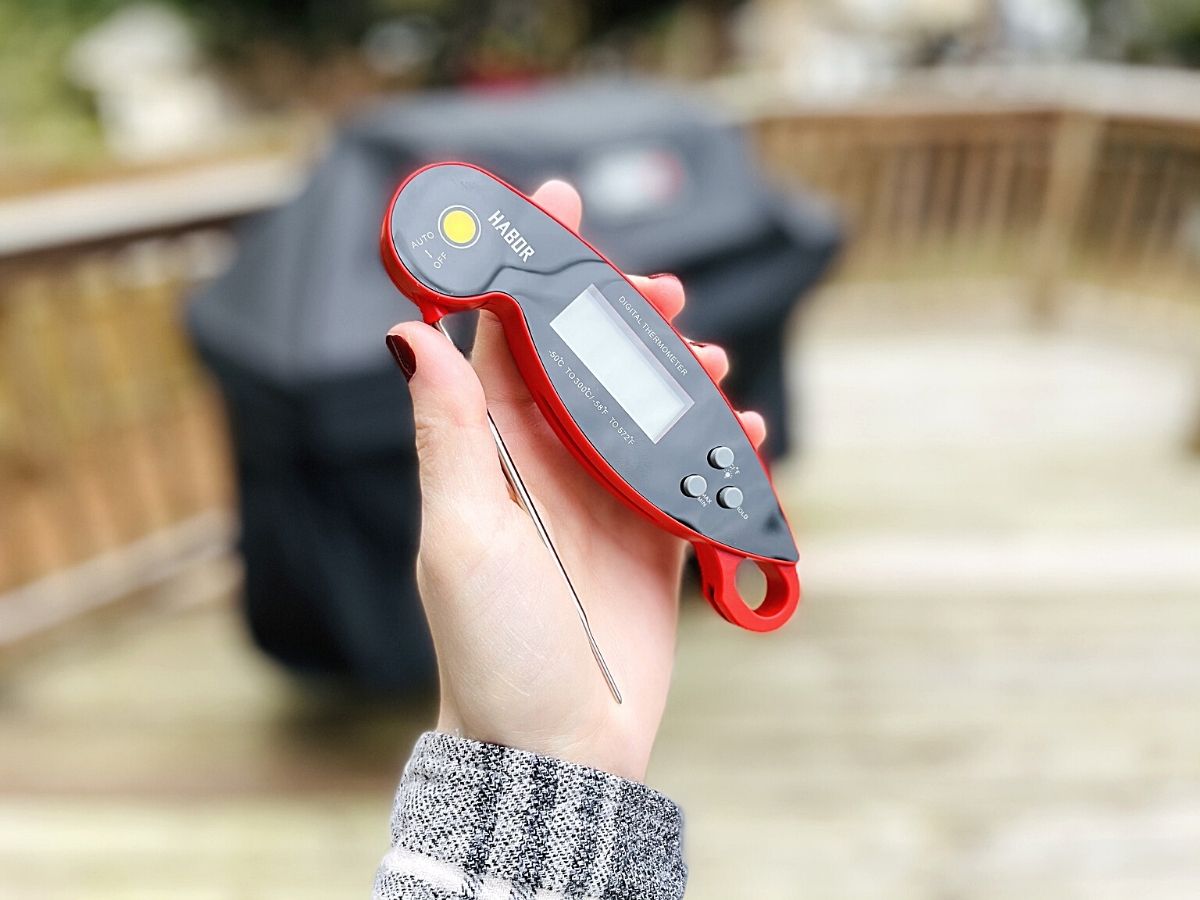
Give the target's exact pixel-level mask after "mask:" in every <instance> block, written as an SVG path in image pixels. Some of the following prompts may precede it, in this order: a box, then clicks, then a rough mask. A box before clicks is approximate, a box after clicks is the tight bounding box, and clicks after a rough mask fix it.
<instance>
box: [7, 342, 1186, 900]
mask: <svg viewBox="0 0 1200 900" xmlns="http://www.w3.org/2000/svg"><path fill="white" fill-rule="evenodd" d="M802 350H803V354H802V356H801V360H802V361H801V362H800V363H799V365H798V367H797V372H798V377H802V379H803V381H802V387H803V392H802V394H801V395H799V396H801V397H802V398H803V401H804V406H805V417H806V426H807V427H806V432H807V434H808V438H807V445H808V446H807V451H806V454H805V456H804V457H803V459H802V461H801V462H799V463H797V464H794V465H792V466H791V467H790V468H789V469H787V470H786V471H785V472H783V473H782V475H781V483H782V485H783V486H784V489H785V490H786V492H787V494H788V497H789V505H790V506H791V508H792V509H793V511H794V514H795V518H796V521H797V523H798V525H799V528H800V530H801V532H802V534H803V543H804V552H805V563H804V566H805V574H806V580H807V594H806V601H805V605H804V607H803V610H802V613H801V615H800V616H799V619H798V621H797V622H796V623H795V624H794V625H793V626H791V627H789V628H788V629H786V630H785V631H784V632H782V633H780V634H777V635H773V636H769V637H757V636H750V635H744V634H739V633H736V632H734V631H733V630H732V629H730V628H728V627H727V626H725V625H723V624H722V623H720V622H719V621H718V620H717V619H716V617H714V616H712V615H711V614H709V613H708V612H707V610H705V609H703V608H701V606H700V604H699V603H695V602H693V603H690V604H689V607H688V614H687V615H686V616H685V619H684V625H683V632H684V633H683V638H682V642H681V651H680V658H679V669H678V679H677V682H676V687H675V690H674V693H673V696H672V700H671V705H670V709H669V712H668V715H667V719H666V722H665V724H664V727H663V731H662V735H661V740H660V742H659V747H658V752H657V755H656V759H655V764H654V767H653V770H652V773H651V781H652V783H653V784H655V785H656V786H657V787H660V788H662V789H663V790H665V791H667V792H668V793H670V794H671V795H672V796H674V797H676V798H677V799H679V800H680V801H681V802H682V803H683V804H684V806H685V808H686V810H687V815H688V848H689V856H690V863H691V867H692V882H691V888H690V890H689V897H692V898H711V900H725V898H765V900H772V898H814V897H816V898H853V897H888V898H906V897H912V898H967V897H970V898H986V900H991V898H997V900H998V898H1017V897H1021V898H1028V897H1053V898H1072V897H1079V898H1085V897H1086V898H1104V897H1114V898H1115V897H1121V898H1126V897H1134V896H1136V897H1139V898H1146V897H1163V898H1175V897H1194V896H1197V895H1200V465H1198V464H1197V463H1196V462H1195V461H1189V460H1188V459H1187V458H1186V457H1185V456H1184V455H1183V454H1182V453H1181V452H1180V450H1179V447H1181V445H1182V442H1181V435H1182V433H1183V431H1184V430H1185V429H1186V427H1187V423H1186V413H1187V412H1188V411H1189V410H1190V409H1191V407H1190V406H1189V402H1190V401H1191V400H1192V399H1193V398H1192V394H1191V392H1192V391H1194V389H1195V381H1194V378H1195V371H1194V369H1193V368H1192V366H1191V363H1189V362H1188V361H1187V360H1175V359H1171V358H1167V357H1156V356H1147V355H1142V354H1137V353H1133V352H1128V351H1121V350H1117V349H1114V348H1113V347H1110V346H1100V345H1095V344H1091V343H1088V342H1086V341H1082V340H1073V339H1070V338H1066V337H1058V338H1049V337H1045V336H1042V337H1035V336H1021V335H1011V334H1010V335H998V336H995V337H991V338H986V339H985V338H980V337H978V336H976V337H971V338H954V337H946V336H942V337H930V336H922V335H919V334H909V335H893V336H880V337H862V336H859V337H848V336H844V335H843V336H839V335H838V334H836V333H825V332H821V331H820V330H819V329H818V330H817V331H816V333H815V334H814V336H813V337H812V338H811V339H810V340H808V341H807V342H806V344H805V345H804V347H803V348H802ZM228 566H229V564H228V563H223V562H215V563H212V564H209V565H206V566H204V567H202V568H198V569H196V570H193V571H192V572H191V573H190V575H189V576H188V577H187V578H186V579H185V580H184V581H182V582H179V583H176V584H174V585H173V586H172V589H171V590H170V591H168V592H166V593H165V594H164V595H163V596H161V597H159V598H157V599H153V600H151V601H149V602H147V603H145V604H143V605H141V606H140V607H139V609H138V611H137V612H136V613H126V614H122V615H120V616H117V617H107V618H105V619H103V620H99V621H96V622H93V623H91V624H89V625H88V626H87V627H85V628H77V629H74V630H72V631H70V632H67V633H64V634H61V635H60V636H59V637H57V638H56V639H55V640H54V641H53V643H51V644H48V645H43V646H41V647H40V648H39V649H38V650H37V652H36V653H31V654H25V655H24V656H23V657H21V658H16V659H12V660H9V661H7V663H6V664H5V667H4V669H3V671H2V673H0V897H3V898H9V897H12V898H20V900H41V898H47V900H48V898H55V900H59V898H62V900H66V898H71V900H79V898H85V900H100V898H162V897H172V898H186V900H200V898H204V900H208V898H213V900H217V898H220V900H225V898H281V900H282V898H289V900H296V898H342V897H345V898H351V897H364V896H366V894H367V891H368V888H369V884H370V880H371V876H372V873H373V870H374V866H375V864H376V861H377V859H378V857H379V855H380V854H381V852H382V851H383V849H384V846H385V839H386V816H387V810H388V806H389V803H390V799H391V791H392V788H393V786H394V781H395V778H396V775H397V773H398V770H399V766H400V765H401V763H402V761H403V757H404V755H405V754H406V751H407V749H408V747H409V746H410V744H411V741H412V739H413V738H414V736H415V735H416V734H417V733H418V732H419V731H420V730H421V729H422V728H423V727H425V726H426V725H427V723H428V721H429V715H430V710H429V708H427V707H421V706H419V705H418V706H415V707H413V708H410V709H392V708H387V707H385V706H383V705H379V704H374V705H372V704H369V703H364V702H362V701H356V702H350V701H347V700H346V698H344V697H338V696H333V695H322V694H314V693H312V692H311V691H308V690H305V689H304V686H303V685H297V684H295V683H294V682H292V681H290V680H289V679H288V678H286V677H284V676H283V675H281V674H280V673H279V672H278V671H276V670H275V669H274V668H273V667H272V666H271V665H270V664H268V663H267V662H265V661H263V660H262V659H260V658H259V657H258V656H256V655H255V654H254V653H253V652H252V651H251V650H250V649H249V648H248V646H247V642H246V640H245V637H244V636H243V634H242V631H241V628H240V625H239V622H238V620H237V617H236V615H235V613H234V610H233V607H232V602H231V600H230V587H229V585H230V569H229V567H228Z"/></svg>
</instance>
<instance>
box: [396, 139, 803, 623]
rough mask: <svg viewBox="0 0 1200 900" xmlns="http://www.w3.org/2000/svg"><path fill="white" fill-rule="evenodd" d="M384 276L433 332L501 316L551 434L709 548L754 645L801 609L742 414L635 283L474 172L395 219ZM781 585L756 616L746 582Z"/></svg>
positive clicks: (708, 556)
mask: <svg viewBox="0 0 1200 900" xmlns="http://www.w3.org/2000/svg"><path fill="white" fill-rule="evenodd" d="M381 251H382V255H383V262H384V266H385V267H386V268H387V271H388V273H389V275H390V276H391V278H392V280H393V281H394V282H395V284H396V286H397V287H398V288H399V289H400V291H401V292H402V293H403V294H404V295H405V296H407V297H408V298H409V299H410V300H412V301H413V302H414V303H416V305H417V306H418V307H419V308H420V310H421V313H422V316H423V317H424V319H425V321H426V322H428V323H429V324H431V325H432V324H435V323H436V322H438V321H439V320H440V319H441V318H442V317H443V316H445V315H447V314H449V313H455V312H461V311H464V310H471V309H480V308H482V309H488V310H490V311H491V312H493V313H495V314H496V316H497V317H498V318H499V319H500V321H501V323H502V325H503V328H504V334H505V337H506V339H507V341H508V346H509V349H510V350H511V352H512V355H513V359H514V360H515V361H516V364H517V368H518V370H519V371H520V373H521V375H522V377H523V378H524V380H525V382H526V383H527V384H528V386H529V389H530V391H531V393H532V394H533V397H534V400H535V401H536V403H537V405H538V408H539V409H540V410H541V411H542V414H543V415H544V416H545V417H546V420H547V421H548V422H549V423H550V426H551V428H552V429H553V430H554V432H555V434H557V435H558V437H559V439H560V440H561V441H562V442H563V444H564V445H565V446H566V448H567V449H568V450H569V451H570V452H571V454H572V455H573V456H574V457H575V458H576V459H577V460H578V461H579V462H580V464H581V465H583V467H584V468H585V469H587V470H588V471H589V472H590V473H591V474H592V476H593V477H594V478H596V480H597V481H599V482H600V483H601V484H602V485H604V487H605V488H607V489H608V490H609V491H610V492H611V493H612V494H613V495H615V496H616V497H618V498H619V499H620V500H622V501H623V502H624V503H626V504H627V505H628V506H630V507H632V508H633V509H635V510H637V511H638V512H639V513H641V514H642V515H644V516H646V517H647V518H649V519H650V520H651V521H652V522H654V523H655V524H656V525H658V526H659V527H660V528H663V529H665V530H666V531H668V532H670V533H671V534H674V535H677V536H679V537H681V538H683V539H685V540H687V541H690V542H691V544H692V546H693V547H694V548H695V550H696V557H697V561H698V562H699V565H700V577H701V582H702V585H703V590H704V595H705V597H707V598H708V601H709V602H710V603H711V604H712V605H713V607H714V608H715V609H716V610H717V612H718V613H720V614H721V615H722V616H723V617H724V618H726V619H727V620H729V621H730V622H733V623H735V624H737V625H740V626H742V627H743V628H748V629H751V630H753V631H771V630H773V629H775V628H778V627H779V626H780V625H782V624H783V623H784V622H786V621H787V620H788V618H790V617H791V615H792V613H793V612H795V610H796V606H797V604H798V603H799V600H800V584H799V580H798V578H797V575H796V562H797V558H798V554H797V551H796V544H795V541H794V540H793V538H792V534H791V529H790V528H789V527H788V523H787V519H786V518H785V517H784V514H783V510H782V509H781V508H780V505H779V500H778V498H777V497H776V496H775V491H774V488H773V487H772V486H771V480H770V478H769V476H768V474H767V471H766V469H765V467H764V466H763V464H762V461H761V460H760V459H759V457H758V454H757V453H756V451H755V450H754V447H753V445H752V444H751V443H750V440H749V438H748V437H747V436H746V433H745V431H744V430H743V429H742V427H741V424H740V423H739V421H738V419H737V417H736V416H735V415H734V412H733V410H732V408H731V407H730V405H729V401H728V400H726V398H725V395H724V394H723V393H721V390H720V388H718V387H717V385H716V384H715V383H714V382H713V380H712V379H711V378H709V376H708V374H707V373H706V372H705V371H704V369H703V368H702V367H701V365H700V363H699V361H698V360H697V359H696V357H695V356H694V355H693V354H692V352H691V349H690V348H689V346H688V343H687V341H685V340H684V339H683V338H682V337H680V336H679V334H678V333H676V331H675V330H674V328H673V327H672V326H671V325H670V323H668V322H667V321H666V320H665V319H664V318H663V317H662V316H661V315H660V314H659V313H658V311H657V310H656V309H655V308H654V306H653V305H651V303H650V302H649V301H648V300H646V298H645V297H643V296H642V295H641V294H639V293H638V291H637V290H636V289H635V288H634V287H633V286H632V285H631V284H630V283H629V281H628V279H626V277H625V276H624V275H623V274H621V272H620V271H618V270H617V268H616V267H615V266H613V265H612V263H610V262H609V261H608V260H607V259H605V258H604V257H603V256H601V255H600V254H599V253H597V252H596V250H595V249H593V248H592V247H591V246H590V245H589V244H588V243H587V242H586V241H584V240H583V239H582V238H581V237H579V235H577V234H576V233H575V232H574V231H572V230H571V229H569V228H567V227H566V226H564V225H563V224H562V223H561V222H559V221H558V220H557V219H555V218H554V217H553V216H551V215H550V214H549V213H547V212H546V211H545V210H543V209H542V208H541V207H539V206H537V205H536V204H535V203H533V202H532V201H531V200H530V199H529V198H528V197H525V196H524V195H523V194H521V193H519V192H518V191H516V190H515V189H514V188H512V187H510V186H509V185H507V184H505V183H504V182H503V181H500V180H499V179H498V178H496V177H495V176H493V175H491V174H489V173H487V172H485V171H483V170H482V169H479V168H476V167H474V166H469V165H465V164H461V163H442V164H437V165H432V166H427V167H425V168H423V169H421V170H419V171H417V172H415V173H414V174H413V175H411V176H409V178H408V179H407V180H406V181H405V182H404V183H403V184H402V185H401V186H400V188H399V189H398V190H397V191H396V194H395V196H394V197H393V198H392V202H391V204H390V205H389V207H388V212H387V215H386V216H385V218H384V221H383V233H382V236H381ZM743 559H749V560H751V561H752V562H754V563H755V564H757V566H758V567H759V569H761V570H762V572H763V574H764V576H765V577H766V583H767V588H766V595H765V597H764V599H763V601H762V602H761V603H760V604H759V605H758V606H757V608H753V609H752V608H750V607H749V606H748V605H747V604H746V603H745V602H744V601H743V600H742V598H741V596H740V595H739V593H738V588H737V584H736V580H735V572H736V570H737V568H738V565H739V564H740V563H741V561H742V560H743Z"/></svg>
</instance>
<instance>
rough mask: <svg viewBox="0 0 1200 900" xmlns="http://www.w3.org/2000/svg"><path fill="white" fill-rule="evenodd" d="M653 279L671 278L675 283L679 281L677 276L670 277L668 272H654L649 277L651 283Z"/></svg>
mask: <svg viewBox="0 0 1200 900" xmlns="http://www.w3.org/2000/svg"><path fill="white" fill-rule="evenodd" d="M655 278H673V279H674V280H675V281H678V280H679V276H678V275H672V274H671V273H670V272H656V273H655V274H653V275H651V276H650V280H651V281H653V280H654V279H655Z"/></svg>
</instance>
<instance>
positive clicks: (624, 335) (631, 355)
mask: <svg viewBox="0 0 1200 900" xmlns="http://www.w3.org/2000/svg"><path fill="white" fill-rule="evenodd" d="M550 327H551V328H553V329H554V330H555V331H556V332H558V334H559V336H560V337H561V338H562V339H563V340H564V341H566V342H567V346H568V347H570V348H571V351H572V352H573V353H574V354H575V355H576V356H577V357H579V361H580V362H582V363H583V364H584V365H585V366H587V367H588V369H589V370H590V371H591V373H592V374H593V375H594V376H595V377H596V378H597V380H598V381H599V382H600V384H601V385H602V386H603V387H604V389H605V390H606V391H608V392H609V393H610V394H612V397H613V399H614V400H616V401H617V402H618V403H619V404H621V406H622V408H623V409H624V410H625V412H627V413H629V416H630V417H631V418H632V419H633V421H634V422H635V423H636V424H637V426H638V428H640V429H641V430H642V431H644V432H645V433H646V436H647V437H648V438H650V440H651V441H653V442H654V443H656V444H657V443H658V442H659V440H660V439H661V438H662V436H663V435H664V434H666V433H667V432H668V431H670V430H671V427H672V426H673V425H674V424H675V423H676V422H678V421H679V420H680V418H682V416H683V414H684V413H685V412H687V411H688V409H689V408H690V407H691V406H692V405H693V403H694V402H695V401H693V400H692V398H691V397H689V396H688V395H687V392H686V391H684V389H683V388H682V387H680V386H679V382H677V381H676V380H675V379H674V378H672V377H671V374H670V373H669V372H668V371H667V369H666V367H665V366H664V365H663V364H662V363H661V362H660V361H659V360H658V359H656V358H655V356H654V352H653V351H652V350H651V349H650V348H649V347H647V346H646V345H645V344H643V343H642V341H641V339H640V338H639V337H638V335H637V333H636V332H635V331H634V330H633V329H632V328H631V327H630V326H629V324H628V323H627V322H626V321H625V320H624V319H622V318H621V315H620V313H618V312H617V310H615V309H614V308H613V307H612V305H611V304H609V302H608V301H607V300H605V299H604V295H603V294H601V293H600V290H599V288H597V287H596V286H595V285H594V284H589V285H588V286H587V287H586V288H584V290H583V292H582V293H581V294H580V295H579V296H578V297H576V298H575V299H574V300H572V301H571V303H570V304H569V305H568V306H567V308H566V309H564V310H563V311H562V312H560V313H559V314H558V315H557V316H555V317H554V319H553V320H552V321H551V322H550Z"/></svg>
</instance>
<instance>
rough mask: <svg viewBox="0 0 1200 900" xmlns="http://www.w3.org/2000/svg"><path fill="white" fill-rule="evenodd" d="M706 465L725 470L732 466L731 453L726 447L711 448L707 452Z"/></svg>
mask: <svg viewBox="0 0 1200 900" xmlns="http://www.w3.org/2000/svg"><path fill="white" fill-rule="evenodd" d="M708 464H709V465H710V466H712V467H713V468H714V469H726V468H728V467H729V466H732V465H733V451H732V450H730V449H729V448H728V447H713V448H712V449H711V450H709V451H708Z"/></svg>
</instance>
